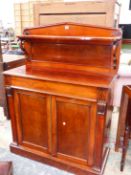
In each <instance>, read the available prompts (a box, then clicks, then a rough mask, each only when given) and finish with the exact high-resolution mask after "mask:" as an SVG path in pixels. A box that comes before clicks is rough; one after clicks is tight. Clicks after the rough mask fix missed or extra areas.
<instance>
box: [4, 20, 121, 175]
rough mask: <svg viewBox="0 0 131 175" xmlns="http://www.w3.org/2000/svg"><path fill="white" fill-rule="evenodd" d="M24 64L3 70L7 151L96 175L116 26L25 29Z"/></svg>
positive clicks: (103, 156)
mask: <svg viewBox="0 0 131 175" xmlns="http://www.w3.org/2000/svg"><path fill="white" fill-rule="evenodd" d="M19 39H20V40H21V48H22V49H23V51H24V52H25V54H26V66H22V67H18V68H15V69H12V70H9V71H6V72H5V73H4V75H5V86H6V90H7V96H8V105H9V111H10V116H11V122H12V132H13V142H12V144H11V146H10V148H11V151H12V152H14V153H16V154H19V155H23V156H25V157H29V158H31V159H35V160H38V161H41V162H44V163H47V164H50V165H53V166H56V167H58V168H61V169H65V170H67V171H70V172H74V173H75V174H80V175H82V174H83V175H98V174H99V175H100V174H103V171H104V167H105V164H106V160H107V157H108V154H109V131H110V124H111V114H112V94H113V93H112V89H113V82H114V81H115V76H116V73H117V70H118V66H119V54H120V47H121V31H120V30H118V29H111V28H99V27H96V26H88V25H82V24H75V23H60V24H55V25H49V26H43V27H38V28H30V29H25V30H24V32H23V35H22V36H19Z"/></svg>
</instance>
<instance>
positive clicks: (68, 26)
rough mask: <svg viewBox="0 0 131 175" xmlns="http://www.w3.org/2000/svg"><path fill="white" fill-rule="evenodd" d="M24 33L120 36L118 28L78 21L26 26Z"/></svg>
mask: <svg viewBox="0 0 131 175" xmlns="http://www.w3.org/2000/svg"><path fill="white" fill-rule="evenodd" d="M23 34H24V35H55V36H56V35H57V36H83V37H86V36H88V37H89V36H90V37H108V38H109V37H120V36H121V31H120V30H118V29H113V28H107V27H105V28H104V27H98V26H92V25H85V24H78V23H69V22H67V23H57V24H52V25H47V26H41V27H37V28H27V29H25V30H24V32H23Z"/></svg>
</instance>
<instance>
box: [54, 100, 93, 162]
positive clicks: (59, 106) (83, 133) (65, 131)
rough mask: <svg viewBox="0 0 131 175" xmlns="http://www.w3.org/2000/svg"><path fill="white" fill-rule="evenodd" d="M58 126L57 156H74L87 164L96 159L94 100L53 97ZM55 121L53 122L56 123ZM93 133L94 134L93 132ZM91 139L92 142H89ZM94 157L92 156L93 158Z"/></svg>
mask: <svg viewBox="0 0 131 175" xmlns="http://www.w3.org/2000/svg"><path fill="white" fill-rule="evenodd" d="M53 98H54V99H53V103H54V104H53V107H54V108H56V109H55V110H53V111H54V112H55V114H53V115H54V116H53V117H54V118H55V120H56V122H55V123H56V126H54V127H53V131H54V130H56V133H55V131H54V132H53V134H56V138H55V141H54V144H55V143H56V149H54V150H55V151H56V156H62V155H63V158H65V157H66V156H67V158H69V157H70V158H72V159H74V160H75V161H78V160H79V161H81V162H82V163H84V164H85V162H86V163H88V164H92V163H93V161H94V160H91V159H93V156H92V154H93V153H94V144H95V124H94V125H93V122H95V119H96V105H95V103H94V102H87V101H81V100H76V99H68V98H58V97H53ZM91 120H92V121H93V122H92V121H91ZM55 123H54V122H53V124H54V125H55ZM91 133H92V134H91ZM89 141H90V144H91V146H90V144H89ZM91 157H92V158H91Z"/></svg>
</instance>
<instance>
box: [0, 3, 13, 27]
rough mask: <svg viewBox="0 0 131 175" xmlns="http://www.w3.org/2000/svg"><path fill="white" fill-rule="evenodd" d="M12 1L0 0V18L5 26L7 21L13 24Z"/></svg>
mask: <svg viewBox="0 0 131 175" xmlns="http://www.w3.org/2000/svg"><path fill="white" fill-rule="evenodd" d="M13 1H14V0H0V20H2V23H3V25H4V26H6V25H7V23H12V24H14V13H13Z"/></svg>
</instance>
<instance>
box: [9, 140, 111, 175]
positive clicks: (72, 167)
mask: <svg viewBox="0 0 131 175" xmlns="http://www.w3.org/2000/svg"><path fill="white" fill-rule="evenodd" d="M10 150H11V152H12V153H15V154H18V155H21V156H24V157H27V158H29V159H33V160H36V161H39V162H42V163H45V164H48V165H51V166H54V167H57V168H60V169H62V170H65V171H68V172H72V173H75V174H76V175H103V173H104V169H105V165H106V162H107V159H108V155H109V152H110V148H107V150H106V152H105V155H104V159H103V164H102V168H101V171H99V170H97V169H95V168H91V167H87V166H84V165H80V164H76V163H72V162H69V161H65V160H62V159H58V158H57V157H53V156H51V155H48V154H46V153H42V152H39V151H34V150H32V149H29V148H25V147H21V146H18V145H15V144H13V143H12V144H11V145H10Z"/></svg>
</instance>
